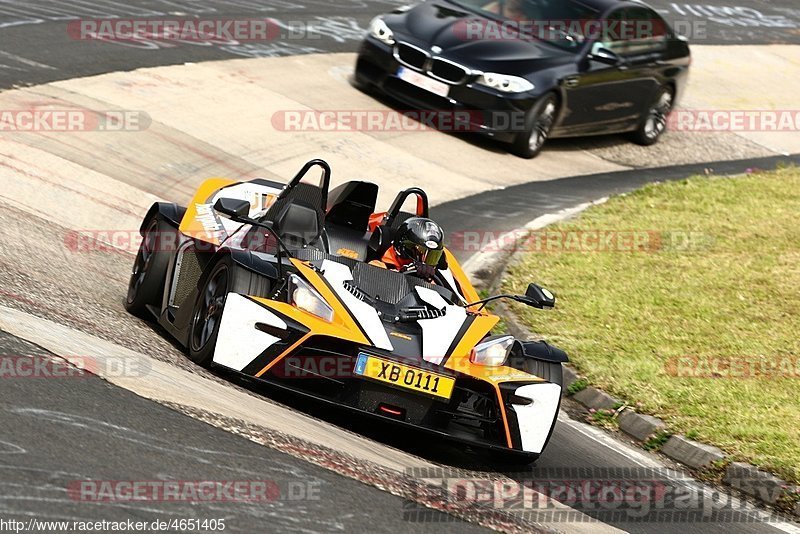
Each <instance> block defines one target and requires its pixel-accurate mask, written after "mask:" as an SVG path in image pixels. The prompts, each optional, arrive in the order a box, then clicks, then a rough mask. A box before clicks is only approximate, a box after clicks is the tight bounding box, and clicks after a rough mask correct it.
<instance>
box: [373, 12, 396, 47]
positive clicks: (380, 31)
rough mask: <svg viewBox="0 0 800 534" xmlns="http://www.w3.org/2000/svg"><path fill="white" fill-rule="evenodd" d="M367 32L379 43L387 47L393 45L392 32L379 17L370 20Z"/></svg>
mask: <svg viewBox="0 0 800 534" xmlns="http://www.w3.org/2000/svg"><path fill="white" fill-rule="evenodd" d="M368 31H369V34H370V35H371V36H373V37H374V38H375V39H377V40H379V41H380V42H382V43H384V44H387V45H393V44H394V32H393V31H392V30H391V29H390V28H389V26H388V25H387V24H386V22H384V21H383V19H382V18H381V17H375V18H374V19H372V22H370V23H369V30H368Z"/></svg>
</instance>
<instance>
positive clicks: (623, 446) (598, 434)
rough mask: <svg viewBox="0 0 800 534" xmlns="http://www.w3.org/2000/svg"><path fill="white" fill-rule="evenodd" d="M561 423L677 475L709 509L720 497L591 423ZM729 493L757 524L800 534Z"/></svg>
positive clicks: (677, 480) (561, 417) (560, 418)
mask: <svg viewBox="0 0 800 534" xmlns="http://www.w3.org/2000/svg"><path fill="white" fill-rule="evenodd" d="M558 422H559V424H565V425H567V426H568V427H570V428H571V429H573V430H575V431H576V432H578V433H579V434H581V435H583V436H584V437H586V439H588V440H591V441H593V442H595V443H597V444H598V445H601V446H603V447H606V448H608V449H610V450H612V451H614V452H615V453H616V454H619V455H620V456H623V457H625V459H627V460H628V461H630V462H631V463H632V464H634V465H636V466H638V467H642V468H646V469H654V468H663V469H664V474H665V475H670V474H671V473H673V472H674V473H675V475H676V476H675V477H671V476H667V478H668V479H669V480H671V481H672V482H674V483H676V484H679V485H681V486H682V487H685V488H690V489H693V490H695V491H696V490H700V491H702V493H703V496H704V497H705V499H704V500H703V504H704V505H706V504H707V505H708V506H711V505H712V503H713V502H714V500H713V496H714V494H715V493H719V492H717V491H716V490H714V489H713V488H712V487H710V486H708V485H707V484H705V483H704V482H703V481H701V480H697V479H695V478H693V477H692V476H691V475H690V474H689V473H683V472H682V469H674V468H669V467H665V465H664V464H663V463H661V462H660V461H659V460H658V458H655V457H653V456H650V455H649V454H647V453H645V452H644V451H640V450H638V449H636V448H634V447H631V446H630V445H628V444H627V443H625V442H623V441H620V440H618V439H616V438H614V436H611V435H609V434H607V433H606V432H605V431H603V430H602V429H600V428H597V427H594V426H592V425H590V424H588V423H582V422H580V421H576V420H575V419H572V418H571V417H570V416H569V415H567V414H566V413H564V412H563V411H562V412H561V413H560V414H559V416H558ZM729 490H730V488H727V487H723V491H724V492H725V493H726V494H728V495H730V505H731V506H732V507H733V508H734V509H735V510H738V511H741V512H742V513H743V514H749V515H750V517H752V518H753V519H755V520H756V521H764V524H766V525H768V526H770V527H774V528H776V529H778V530H781V531H783V532H787V533H789V534H800V526H798V525H795V524H792V523H788V522H784V521H770V520H769V519H770V515H769V514H768V513H767V512H764V511H763V510H761V509H759V508H757V507H755V506H753V505H751V504H750V503H749V502H747V501H744V500H742V499H739V498H738V497H736V496H734V495H733V494H732V493H730V492H729ZM710 512H711V510H709V513H710Z"/></svg>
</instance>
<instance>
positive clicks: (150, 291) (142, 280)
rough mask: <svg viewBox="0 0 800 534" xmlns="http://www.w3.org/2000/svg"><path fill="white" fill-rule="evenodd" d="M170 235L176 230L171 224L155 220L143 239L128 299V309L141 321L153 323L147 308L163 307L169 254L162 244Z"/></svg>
mask: <svg viewBox="0 0 800 534" xmlns="http://www.w3.org/2000/svg"><path fill="white" fill-rule="evenodd" d="M170 232H173V229H172V228H171V227H170V226H169V225H168V224H167V223H165V222H163V221H161V220H159V219H157V218H152V219H151V220H150V221H149V223H148V224H147V228H146V229H145V231H144V234H143V236H142V244H141V245H139V252H138V253H137V254H136V259H135V260H134V262H133V271H132V272H131V278H130V281H129V282H128V294H127V296H126V298H125V309H126V310H128V311H129V312H130V313H132V314H134V315H136V316H138V317H142V318H144V319H150V318H152V316H151V315H150V314H149V313H148V311H147V306H148V305H150V306H161V298H162V296H163V295H164V277H165V276H166V274H167V266H168V263H169V254H167V253H165V250H164V247H163V246H162V243H164V242H165V241H166V240H165V236H167V235H168V234H169V233H170Z"/></svg>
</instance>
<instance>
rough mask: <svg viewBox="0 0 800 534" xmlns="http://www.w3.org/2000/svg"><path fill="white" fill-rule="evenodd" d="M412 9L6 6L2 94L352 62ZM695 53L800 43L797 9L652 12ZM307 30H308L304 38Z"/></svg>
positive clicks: (247, 0) (18, 2)
mask: <svg viewBox="0 0 800 534" xmlns="http://www.w3.org/2000/svg"><path fill="white" fill-rule="evenodd" d="M406 3H408V2H406V1H405V0H336V1H335V2H329V1H326V0H298V1H297V2H293V1H288V0H272V1H256V0H227V1H226V0H131V1H127V2H126V1H122V0H96V1H93V0H59V1H54V0H0V89H2V88H9V87H12V86H14V85H29V84H38V83H44V82H49V81H54V80H63V79H68V78H74V77H79V76H88V75H93V74H101V73H104V72H110V71H117V70H122V71H124V70H132V69H136V68H140V67H152V66H158V65H172V64H180V63H184V62H197V61H208V60H219V59H231V58H237V57H258V56H272V55H291V54H301V53H310V52H354V51H355V50H356V48H357V46H358V41H359V40H360V38H361V31H363V29H365V28H366V27H367V25H368V23H369V20H370V19H371V18H372V17H373V16H375V15H377V14H380V13H383V12H386V11H388V10H390V9H392V8H393V7H395V6H399V5H403V4H406ZM650 4H651V5H653V6H654V7H655V8H656V9H657V10H658V11H659V12H661V14H662V15H663V16H664V17H665V18H666V19H667V20H668V21H670V22H671V23H672V24H673V25H675V27H676V30H677V31H679V33H682V34H685V35H687V36H688V37H689V38H690V41H691V42H692V43H694V44H768V43H794V44H797V43H800V8H798V6H797V4H796V2H794V0H769V1H767V0H737V1H736V2H733V1H732V0H711V1H706V2H702V3H695V2H690V3H684V2H671V1H670V0H653V1H651V2H650ZM182 16H190V17H191V16H194V17H199V18H203V19H237V18H265V17H270V18H274V19H276V20H278V21H280V22H281V23H282V24H283V25H284V26H285V27H288V28H291V30H284V31H282V32H281V34H280V35H277V34H276V36H275V37H273V36H272V35H270V39H269V40H264V41H257V42H250V43H240V42H225V43H208V42H194V43H188V44H187V43H178V42H164V41H145V42H137V43H108V42H99V41H86V40H76V39H74V38H72V37H71V36H70V35H69V34H68V32H67V28H68V24H69V22H70V21H73V22H74V21H77V20H80V19H108V18H122V19H133V18H153V19H166V18H178V17H182ZM301 28H302V29H301Z"/></svg>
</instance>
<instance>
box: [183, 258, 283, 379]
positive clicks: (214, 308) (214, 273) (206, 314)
mask: <svg viewBox="0 0 800 534" xmlns="http://www.w3.org/2000/svg"><path fill="white" fill-rule="evenodd" d="M271 287H272V282H271V280H270V279H269V278H267V277H265V276H261V275H259V274H256V273H253V272H251V271H248V270H247V269H244V268H242V267H240V266H239V265H237V264H236V263H235V262H234V261H233V260H232V259H231V257H230V256H226V257H224V258H222V259H221V260H220V261H218V262H217V263H216V265H214V267H213V268H212V269H211V272H210V273H209V275H208V276H207V277H206V279H205V283H203V287H201V288H200V291H199V292H198V294H197V300H196V301H195V304H194V311H193V312H192V322H191V326H190V328H189V359H190V360H192V361H193V362H195V363H196V364H198V365H202V366H204V367H205V366H208V365H210V364H211V360H212V358H213V357H214V349H215V347H216V344H217V336H218V335H219V325H220V323H221V321H222V312H223V310H224V309H225V300H226V299H227V297H228V293H240V294H242V295H250V296H254V297H268V296H269V295H270V288H271Z"/></svg>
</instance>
